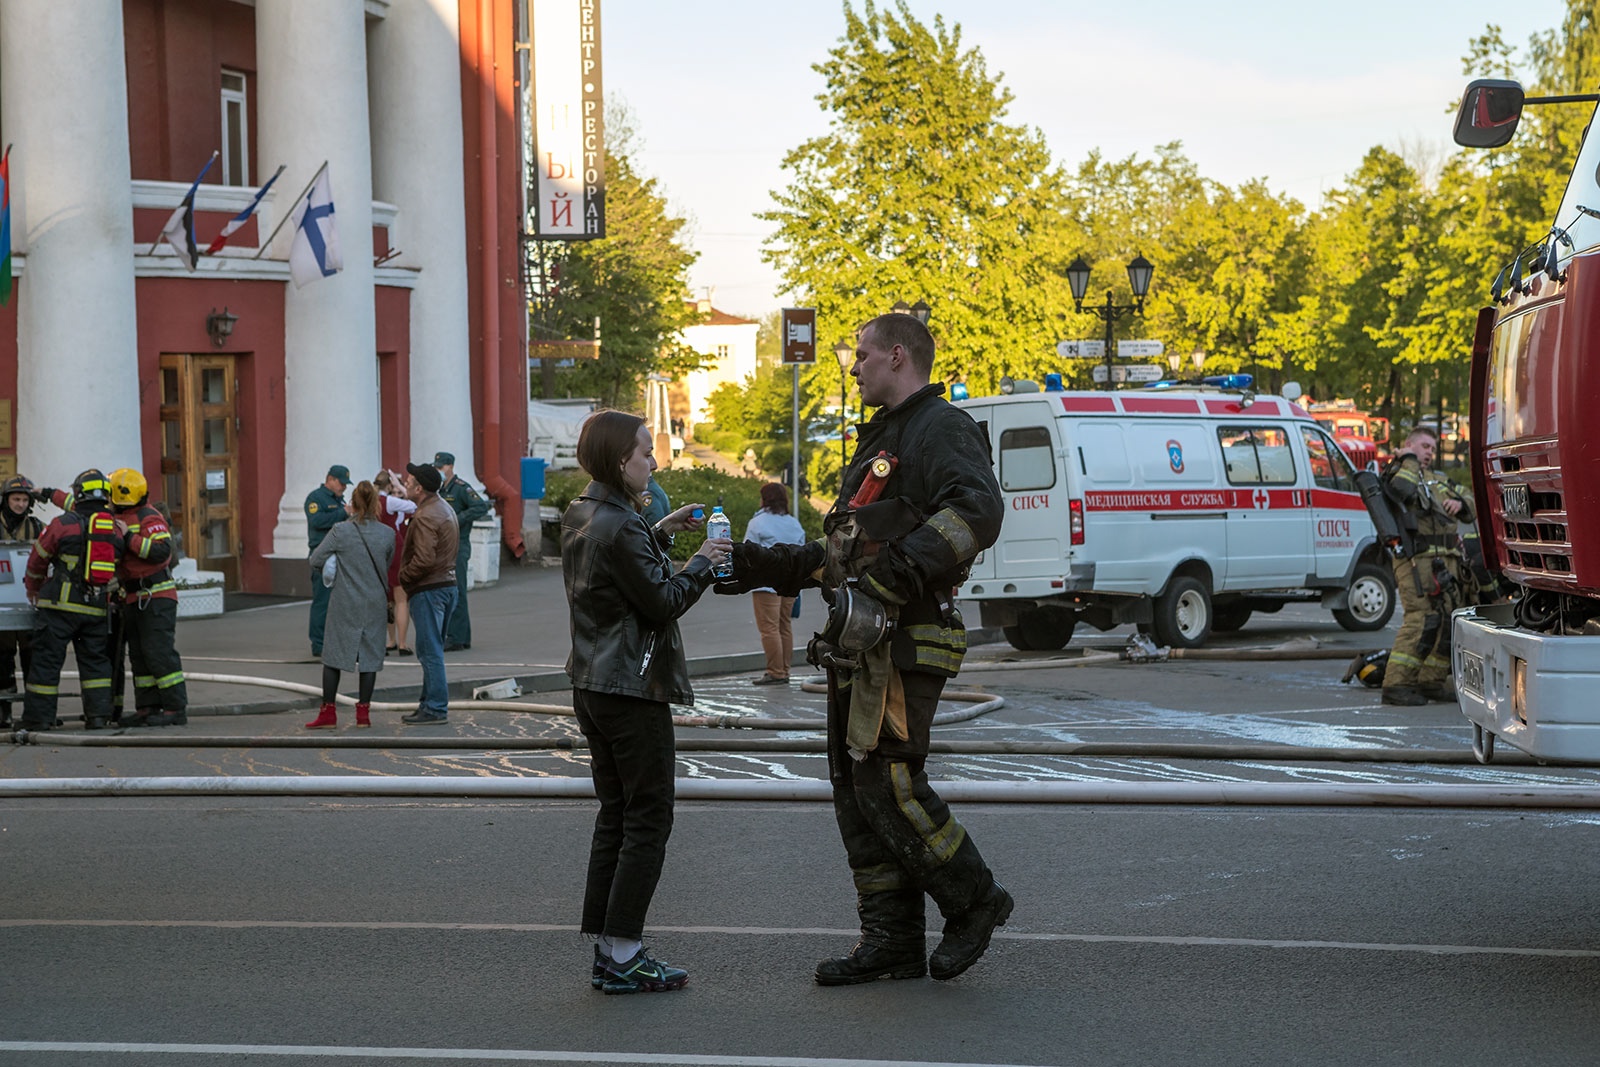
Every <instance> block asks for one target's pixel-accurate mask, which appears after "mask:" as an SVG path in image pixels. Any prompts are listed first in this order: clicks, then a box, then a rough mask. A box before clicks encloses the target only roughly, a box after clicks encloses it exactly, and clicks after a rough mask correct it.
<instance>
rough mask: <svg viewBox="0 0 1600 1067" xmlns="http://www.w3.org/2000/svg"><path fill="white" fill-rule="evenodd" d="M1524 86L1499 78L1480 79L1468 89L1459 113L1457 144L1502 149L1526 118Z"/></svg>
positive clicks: (1456, 130) (1457, 114)
mask: <svg viewBox="0 0 1600 1067" xmlns="http://www.w3.org/2000/svg"><path fill="white" fill-rule="evenodd" d="M1523 96H1524V94H1523V91H1522V86H1521V85H1518V84H1517V83H1516V82H1513V81H1502V80H1500V79H1498V78H1479V79H1478V80H1477V81H1474V82H1472V83H1471V84H1469V85H1468V86H1467V91H1466V92H1465V93H1464V94H1462V97H1461V110H1460V111H1458V112H1456V129H1455V140H1456V144H1458V145H1460V146H1461V147H1463V148H1499V147H1500V146H1501V145H1503V144H1506V143H1507V142H1509V141H1510V140H1511V137H1512V135H1513V134H1515V133H1516V132H1517V121H1518V120H1519V119H1521V118H1522V101H1523Z"/></svg>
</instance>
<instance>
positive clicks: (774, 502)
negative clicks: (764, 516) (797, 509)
mask: <svg viewBox="0 0 1600 1067" xmlns="http://www.w3.org/2000/svg"><path fill="white" fill-rule="evenodd" d="M761 506H762V508H764V509H765V510H767V511H770V512H772V513H773V514H774V515H787V514H789V491H788V490H787V489H785V488H784V487H783V486H781V485H779V484H778V483H777V482H767V483H766V484H764V485H763V486H762V487H761Z"/></svg>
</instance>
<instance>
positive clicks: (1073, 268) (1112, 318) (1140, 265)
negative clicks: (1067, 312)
mask: <svg viewBox="0 0 1600 1067" xmlns="http://www.w3.org/2000/svg"><path fill="white" fill-rule="evenodd" d="M1155 272H1156V268H1155V265H1154V264H1152V263H1151V262H1150V261H1149V260H1148V259H1145V258H1144V256H1142V255H1141V256H1135V257H1134V258H1133V261H1132V262H1131V263H1129V264H1128V287H1129V288H1130V289H1132V290H1133V300H1134V302H1133V303H1131V304H1118V303H1117V302H1116V301H1115V300H1113V299H1112V295H1111V290H1110V289H1107V290H1106V302H1105V303H1104V304H1092V305H1090V306H1089V308H1088V309H1087V310H1088V311H1089V312H1091V313H1092V314H1094V315H1097V316H1099V317H1100V318H1101V319H1103V320H1104V321H1105V324H1106V350H1105V361H1106V388H1107V389H1112V388H1115V386H1114V385H1113V383H1112V381H1111V357H1112V355H1113V351H1112V344H1113V342H1112V334H1113V330H1112V324H1113V323H1115V322H1116V321H1117V320H1118V319H1120V318H1121V317H1122V316H1124V315H1143V314H1144V297H1145V294H1146V293H1148V292H1149V291H1150V279H1151V278H1152V277H1153V276H1154V275H1155ZM1067 285H1068V286H1070V287H1071V289H1072V306H1073V310H1075V311H1077V312H1078V313H1079V314H1082V313H1083V311H1084V310H1085V308H1084V306H1083V295H1084V294H1085V293H1087V292H1088V291H1089V264H1087V263H1085V262H1084V261H1083V257H1082V256H1079V257H1078V258H1076V259H1074V260H1073V261H1072V263H1071V265H1070V266H1068V267H1067Z"/></svg>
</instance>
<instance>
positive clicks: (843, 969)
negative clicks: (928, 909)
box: [813, 889, 928, 985]
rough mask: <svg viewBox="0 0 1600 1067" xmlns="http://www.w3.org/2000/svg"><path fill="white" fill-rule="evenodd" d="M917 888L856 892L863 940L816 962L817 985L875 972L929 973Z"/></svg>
mask: <svg viewBox="0 0 1600 1067" xmlns="http://www.w3.org/2000/svg"><path fill="white" fill-rule="evenodd" d="M924 904H925V898H924V897H923V894H922V891H921V890H920V889H898V890H884V891H880V892H876V893H858V894H857V896H856V913H857V914H858V915H859V916H860V918H861V940H859V941H857V942H856V943H855V946H854V947H853V948H851V949H850V951H849V952H847V953H846V954H845V955H843V956H832V957H830V958H828V959H825V960H822V961H820V962H819V963H818V964H817V969H816V971H815V973H814V975H813V977H815V978H816V980H817V984H818V985H858V984H860V983H862V982H874V981H877V980H878V979H879V978H921V977H922V976H923V975H925V974H927V973H928V959H927V954H928V946H927V943H926V941H925V940H924V932H923V931H924Z"/></svg>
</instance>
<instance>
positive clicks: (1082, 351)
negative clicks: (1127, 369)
mask: <svg viewBox="0 0 1600 1067" xmlns="http://www.w3.org/2000/svg"><path fill="white" fill-rule="evenodd" d="M1056 355H1058V356H1060V357H1061V358H1062V359H1104V358H1105V355H1106V343H1105V342H1104V341H1057V342H1056Z"/></svg>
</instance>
